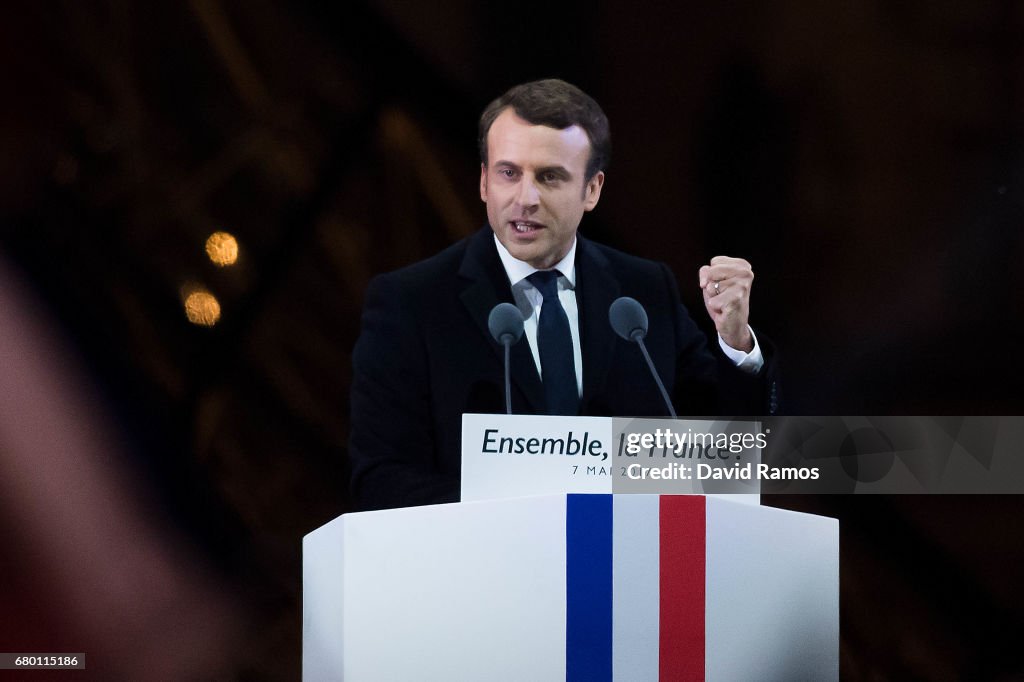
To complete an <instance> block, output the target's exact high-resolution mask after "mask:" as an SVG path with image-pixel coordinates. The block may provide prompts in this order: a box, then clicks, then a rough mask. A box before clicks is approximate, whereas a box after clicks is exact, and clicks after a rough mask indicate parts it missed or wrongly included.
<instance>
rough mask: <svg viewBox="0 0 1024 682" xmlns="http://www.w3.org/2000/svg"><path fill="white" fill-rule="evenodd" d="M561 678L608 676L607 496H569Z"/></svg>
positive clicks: (601, 679) (592, 681) (597, 680)
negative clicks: (563, 667)
mask: <svg viewBox="0 0 1024 682" xmlns="http://www.w3.org/2000/svg"><path fill="white" fill-rule="evenodd" d="M565 548H566V549H565V551H566V561H565V595H566V606H565V608H566V614H565V615H566V618H565V630H566V632H565V679H566V682H611V679H612V496H611V495H568V496H567V497H566V523H565Z"/></svg>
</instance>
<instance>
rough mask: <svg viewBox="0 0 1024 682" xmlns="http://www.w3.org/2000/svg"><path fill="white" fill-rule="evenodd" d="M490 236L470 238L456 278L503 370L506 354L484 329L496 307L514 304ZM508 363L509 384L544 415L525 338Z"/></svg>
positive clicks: (489, 233) (484, 232) (488, 232)
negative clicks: (500, 304) (461, 281)
mask: <svg viewBox="0 0 1024 682" xmlns="http://www.w3.org/2000/svg"><path fill="white" fill-rule="evenodd" d="M493 234H494V233H493V232H492V231H491V229H490V228H489V227H485V228H484V229H482V230H480V231H479V232H477V233H476V234H475V235H473V236H472V237H470V240H469V244H468V245H467V247H466V255H465V256H464V257H463V259H462V265H461V266H460V268H459V275H460V276H461V277H463V278H464V279H465V280H466V286H465V288H464V289H463V290H462V293H461V294H460V298H461V300H462V303H463V305H465V306H466V309H467V310H468V311H469V314H470V317H472V318H473V322H474V323H475V324H476V326H477V327H478V328H479V330H480V333H481V334H483V336H484V339H485V341H486V343H488V344H489V345H490V346H491V348H492V350H493V351H494V354H495V357H497V359H498V362H500V363H502V366H504V363H505V350H504V348H503V347H502V346H501V345H500V344H498V343H497V342H496V341H495V340H494V339H493V338H491V332H490V330H489V329H488V328H487V317H488V316H489V315H490V314H491V310H492V309H493V308H494V306H496V305H498V304H499V303H512V304H515V301H514V300H513V298H512V287H511V286H510V285H509V283H508V275H507V274H505V268H504V266H502V264H501V259H500V258H498V250H497V249H496V248H495V246H494V237H493ZM509 359H510V362H511V365H512V371H511V374H512V383H514V384H515V385H516V387H518V388H519V390H520V391H521V392H522V393H523V395H524V396H526V401H527V403H528V405H529V407H530V408H531V410H532V411H533V412H537V413H542V412H544V388H543V386H542V384H541V382H540V375H539V374H538V373H537V366H536V364H534V361H533V355H532V354H531V353H530V345H529V343H528V342H527V341H526V339H525V338H522V339H520V340H519V342H518V343H516V344H515V345H514V346H512V350H511V353H510V355H509Z"/></svg>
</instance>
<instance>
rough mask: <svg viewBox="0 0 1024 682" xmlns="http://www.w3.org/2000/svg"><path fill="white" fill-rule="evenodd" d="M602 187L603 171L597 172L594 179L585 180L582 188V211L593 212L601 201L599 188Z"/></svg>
mask: <svg viewBox="0 0 1024 682" xmlns="http://www.w3.org/2000/svg"><path fill="white" fill-rule="evenodd" d="M602 187H604V171H597V172H596V173H594V177H592V178H590V179H589V180H587V184H586V186H584V188H583V210H584V211H593V210H594V207H595V206H597V202H598V201H599V200H600V199H601V188H602Z"/></svg>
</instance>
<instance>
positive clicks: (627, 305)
mask: <svg viewBox="0 0 1024 682" xmlns="http://www.w3.org/2000/svg"><path fill="white" fill-rule="evenodd" d="M608 321H609V322H611V325H612V329H614V330H615V333H616V334H618V335H619V336H621V337H622V338H624V339H625V340H627V341H636V343H637V345H638V346H640V352H642V353H643V354H644V359H645V360H647V367H648V368H649V369H650V370H651V376H653V377H654V381H655V382H656V383H657V384H658V390H660V391H661V397H662V399H663V400H664V401H665V407H667V408H668V413H669V414H670V415H672V418H673V419H676V418H677V417H676V411H675V408H673V407H672V401H671V400H669V398H668V391H666V390H665V384H663V383H661V377H660V376H658V370H657V369H655V368H654V362H652V361H651V355H650V353H648V352H647V346H645V345H644V337H645V336H647V311H646V310H644V307H643V306H642V305H640V303H639V302H638V301H637V300H636V299H635V298H630V297H629V296H620V297H619V298H617V299H615V300H614V301H612V305H611V307H610V308H608Z"/></svg>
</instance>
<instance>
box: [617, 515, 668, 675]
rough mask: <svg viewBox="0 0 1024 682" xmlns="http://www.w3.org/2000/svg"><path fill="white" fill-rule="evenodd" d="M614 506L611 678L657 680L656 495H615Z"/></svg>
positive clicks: (658, 602)
mask: <svg viewBox="0 0 1024 682" xmlns="http://www.w3.org/2000/svg"><path fill="white" fill-rule="evenodd" d="M612 505H613V506H612V513H613V517H612V590H613V593H612V594H613V597H612V679H614V680H619V681H625V680H630V681H635V682H645V681H646V680H650V681H651V682H657V680H658V651H659V649H658V647H659V632H658V620H659V616H660V604H661V601H660V593H659V589H658V585H659V580H660V553H659V547H660V542H659V521H658V519H659V508H658V496H657V495H615V496H614V497H613V498H612Z"/></svg>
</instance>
